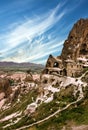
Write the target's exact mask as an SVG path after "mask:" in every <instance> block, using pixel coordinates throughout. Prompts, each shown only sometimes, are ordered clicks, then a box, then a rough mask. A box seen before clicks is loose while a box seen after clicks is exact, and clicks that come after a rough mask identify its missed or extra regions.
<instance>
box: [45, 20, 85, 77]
mask: <svg viewBox="0 0 88 130" xmlns="http://www.w3.org/2000/svg"><path fill="white" fill-rule="evenodd" d="M84 68H88V19H80V20H79V21H78V22H77V23H76V24H74V26H73V28H72V30H71V32H70V33H69V36H68V38H67V40H65V42H64V47H63V49H62V53H61V56H57V57H53V56H52V55H50V56H49V58H48V60H47V63H46V68H45V69H44V71H43V73H46V74H58V75H59V76H71V77H75V76H79V75H80V74H81V73H82V71H83V70H84Z"/></svg>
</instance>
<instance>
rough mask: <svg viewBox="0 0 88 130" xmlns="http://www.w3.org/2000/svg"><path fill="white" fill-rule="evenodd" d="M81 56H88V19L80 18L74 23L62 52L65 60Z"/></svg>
mask: <svg viewBox="0 0 88 130" xmlns="http://www.w3.org/2000/svg"><path fill="white" fill-rule="evenodd" d="M79 56H86V57H87V58H88V19H80V20H79V21H78V22H77V23H76V24H74V26H73V28H72V30H71V32H70V33H69V36H68V38H67V40H66V41H65V43H64V47H63V50H62V54H61V57H62V59H63V60H66V59H68V58H70V59H72V60H76V59H77V57H79Z"/></svg>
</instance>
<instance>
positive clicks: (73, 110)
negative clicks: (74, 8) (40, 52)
mask: <svg viewBox="0 0 88 130" xmlns="http://www.w3.org/2000/svg"><path fill="white" fill-rule="evenodd" d="M87 39H88V19H86V20H83V19H81V20H79V21H78V22H77V23H76V24H75V25H74V27H73V29H72V31H71V32H70V34H69V36H68V40H66V41H65V43H64V48H63V50H62V54H61V56H59V57H53V56H52V55H50V56H49V59H48V61H47V64H46V68H47V69H45V70H44V71H45V72H44V73H42V74H35V73H30V71H28V72H11V73H8V72H4V73H3V72H2V73H0V130H88V66H87V65H88V62H87V61H86V62H84V59H83V58H81V59H82V63H81V64H80V63H79V62H78V63H77V61H76V60H77V58H78V57H80V56H81V57H82V56H83V57H85V59H86V60H87V59H88V57H87V56H88V40H87ZM70 59H71V60H70ZM65 60H66V62H67V68H63V67H65V66H63V62H65ZM72 60H73V61H72ZM69 61H70V62H69ZM74 61H75V62H74ZM83 62H84V63H83ZM85 63H86V68H85V69H83V67H84V66H83V65H85ZM79 67H80V68H79ZM81 69H83V71H82V72H81V73H80V75H79V76H77V77H76V76H74V75H71V76H68V75H67V74H68V72H69V74H70V73H72V74H74V72H76V71H80V70H81ZM69 70H70V71H69ZM72 70H73V71H72Z"/></svg>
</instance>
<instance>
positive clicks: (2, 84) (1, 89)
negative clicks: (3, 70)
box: [0, 78, 12, 97]
mask: <svg viewBox="0 0 88 130" xmlns="http://www.w3.org/2000/svg"><path fill="white" fill-rule="evenodd" d="M11 92H12V89H11V87H10V82H9V80H8V79H5V78H0V95H4V96H3V97H8V96H9V95H10V94H11Z"/></svg>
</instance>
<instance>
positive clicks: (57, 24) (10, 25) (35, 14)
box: [0, 0, 88, 64]
mask: <svg viewBox="0 0 88 130" xmlns="http://www.w3.org/2000/svg"><path fill="white" fill-rule="evenodd" d="M80 18H88V0H0V61H14V62H34V63H41V64H45V62H46V60H47V58H48V56H49V54H53V55H54V56H57V55H60V53H61V50H62V48H63V43H64V40H65V39H66V38H67V36H68V34H69V31H70V30H71V28H72V26H73V24H74V23H75V22H76V21H77V20H79V19H80Z"/></svg>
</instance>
